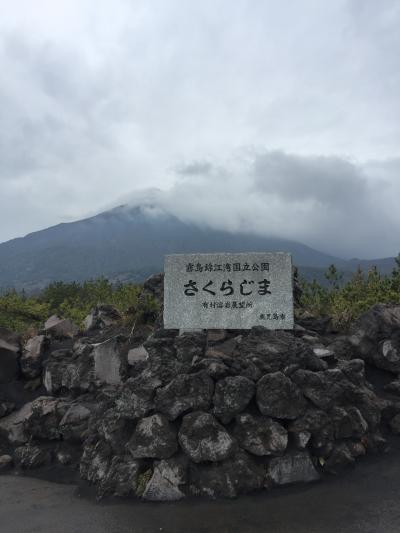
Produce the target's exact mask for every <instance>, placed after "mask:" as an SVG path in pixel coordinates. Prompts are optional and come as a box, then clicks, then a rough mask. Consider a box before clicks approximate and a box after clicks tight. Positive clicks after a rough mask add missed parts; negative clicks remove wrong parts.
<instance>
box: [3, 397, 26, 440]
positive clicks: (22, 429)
mask: <svg viewBox="0 0 400 533" xmlns="http://www.w3.org/2000/svg"><path fill="white" fill-rule="evenodd" d="M31 415H32V403H27V404H25V405H24V406H23V407H21V408H20V409H18V411H14V412H13V413H11V414H10V415H8V416H5V417H4V418H1V419H0V442H1V440H5V441H6V442H7V443H9V444H11V445H14V446H16V445H18V444H24V443H25V442H28V440H29V434H28V433H27V431H26V422H27V420H29V418H30V416H31Z"/></svg>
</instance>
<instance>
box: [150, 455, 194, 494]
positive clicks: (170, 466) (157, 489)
mask: <svg viewBox="0 0 400 533" xmlns="http://www.w3.org/2000/svg"><path fill="white" fill-rule="evenodd" d="M187 463H188V461H187V458H185V457H172V458H171V459H164V460H162V461H156V462H155V463H154V470H153V474H152V476H151V478H150V480H149V482H148V483H147V485H146V488H145V490H144V493H143V496H142V497H143V499H144V500H150V501H163V502H165V501H175V500H181V499H182V498H184V497H185V493H184V492H182V490H181V489H182V485H184V484H186V482H187V466H188V465H187Z"/></svg>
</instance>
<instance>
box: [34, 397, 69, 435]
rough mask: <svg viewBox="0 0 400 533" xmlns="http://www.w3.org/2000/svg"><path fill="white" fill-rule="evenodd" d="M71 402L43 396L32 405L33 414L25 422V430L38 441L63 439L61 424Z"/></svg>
mask: <svg viewBox="0 0 400 533" xmlns="http://www.w3.org/2000/svg"><path fill="white" fill-rule="evenodd" d="M70 405H71V404H70V402H69V401H64V400H62V399H59V398H52V397H51V396H41V397H40V398H37V399H36V400H34V401H33V402H32V403H31V414H30V416H29V417H28V418H27V419H26V420H25V421H24V430H25V432H26V433H27V434H28V435H29V436H33V437H35V438H37V439H47V440H57V439H60V438H61V433H60V428H59V425H60V422H61V420H62V418H63V417H64V415H65V413H66V412H67V411H68V409H69V408H70Z"/></svg>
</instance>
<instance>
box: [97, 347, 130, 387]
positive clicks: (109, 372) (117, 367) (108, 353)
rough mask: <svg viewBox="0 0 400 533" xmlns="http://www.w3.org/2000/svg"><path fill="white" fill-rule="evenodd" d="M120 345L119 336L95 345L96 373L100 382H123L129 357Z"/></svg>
mask: <svg viewBox="0 0 400 533" xmlns="http://www.w3.org/2000/svg"><path fill="white" fill-rule="evenodd" d="M120 347H121V340H120V339H119V338H118V337H113V338H111V339H108V340H106V341H104V342H102V343H100V344H95V345H94V349H93V359H94V375H95V379H96V380H97V381H98V382H100V383H108V384H109V385H118V384H120V383H122V380H123V378H124V377H125V376H126V371H127V357H126V355H124V353H123V351H122V350H121V349H120Z"/></svg>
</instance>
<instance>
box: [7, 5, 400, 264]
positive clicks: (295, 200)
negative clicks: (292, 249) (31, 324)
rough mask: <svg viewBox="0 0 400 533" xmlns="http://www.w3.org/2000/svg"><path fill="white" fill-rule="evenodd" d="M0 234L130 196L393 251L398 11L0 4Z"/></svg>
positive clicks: (334, 248) (399, 187) (377, 252)
mask: <svg viewBox="0 0 400 533" xmlns="http://www.w3.org/2000/svg"><path fill="white" fill-rule="evenodd" d="M0 8H1V17H0V72H1V83H0V125H1V128H0V241H4V240H7V239H10V238H13V237H17V236H21V235H24V234H26V233H28V232H30V231H34V230H37V229H40V228H43V227H46V226H49V225H53V224H56V223H58V222H62V221H70V220H74V219H78V218H81V217H83V216H86V215H88V214H91V213H95V212H98V211H100V210H101V209H103V208H106V207H111V206H114V205H117V204H118V203H121V202H125V201H127V199H129V201H130V202H132V203H140V202H141V201H142V200H144V199H148V198H150V199H152V201H153V202H155V203H158V204H159V205H160V206H161V207H162V208H163V209H167V210H169V211H171V212H173V213H174V214H176V215H178V216H180V217H181V218H183V219H187V220H193V221H195V222H199V223H206V224H208V225H210V226H213V227H223V228H229V229H232V230H238V229H247V230H252V231H256V232H258V233H265V234H272V235H278V236H283V237H288V238H292V239H297V240H301V241H303V242H305V243H306V244H309V245H311V246H314V247H317V248H319V249H322V250H324V251H327V252H331V253H334V254H337V255H342V256H345V257H353V256H362V257H366V258H367V257H378V256H386V255H394V254H396V253H397V252H398V251H399V250H400V238H399V236H400V208H399V201H400V99H399V94H400V59H399V58H400V31H399V28H400V2H399V1H398V0H379V1H377V0H335V1H334V2H327V1H325V0H296V1H290V0H279V1H277V0H235V1H232V0H201V1H195V0H141V1H134V0H126V1H124V0H113V1H112V2H110V1H109V0H57V1H54V0H47V1H44V0H35V1H32V0H26V1H23V0H14V1H13V2H7V1H6V0H0Z"/></svg>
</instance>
